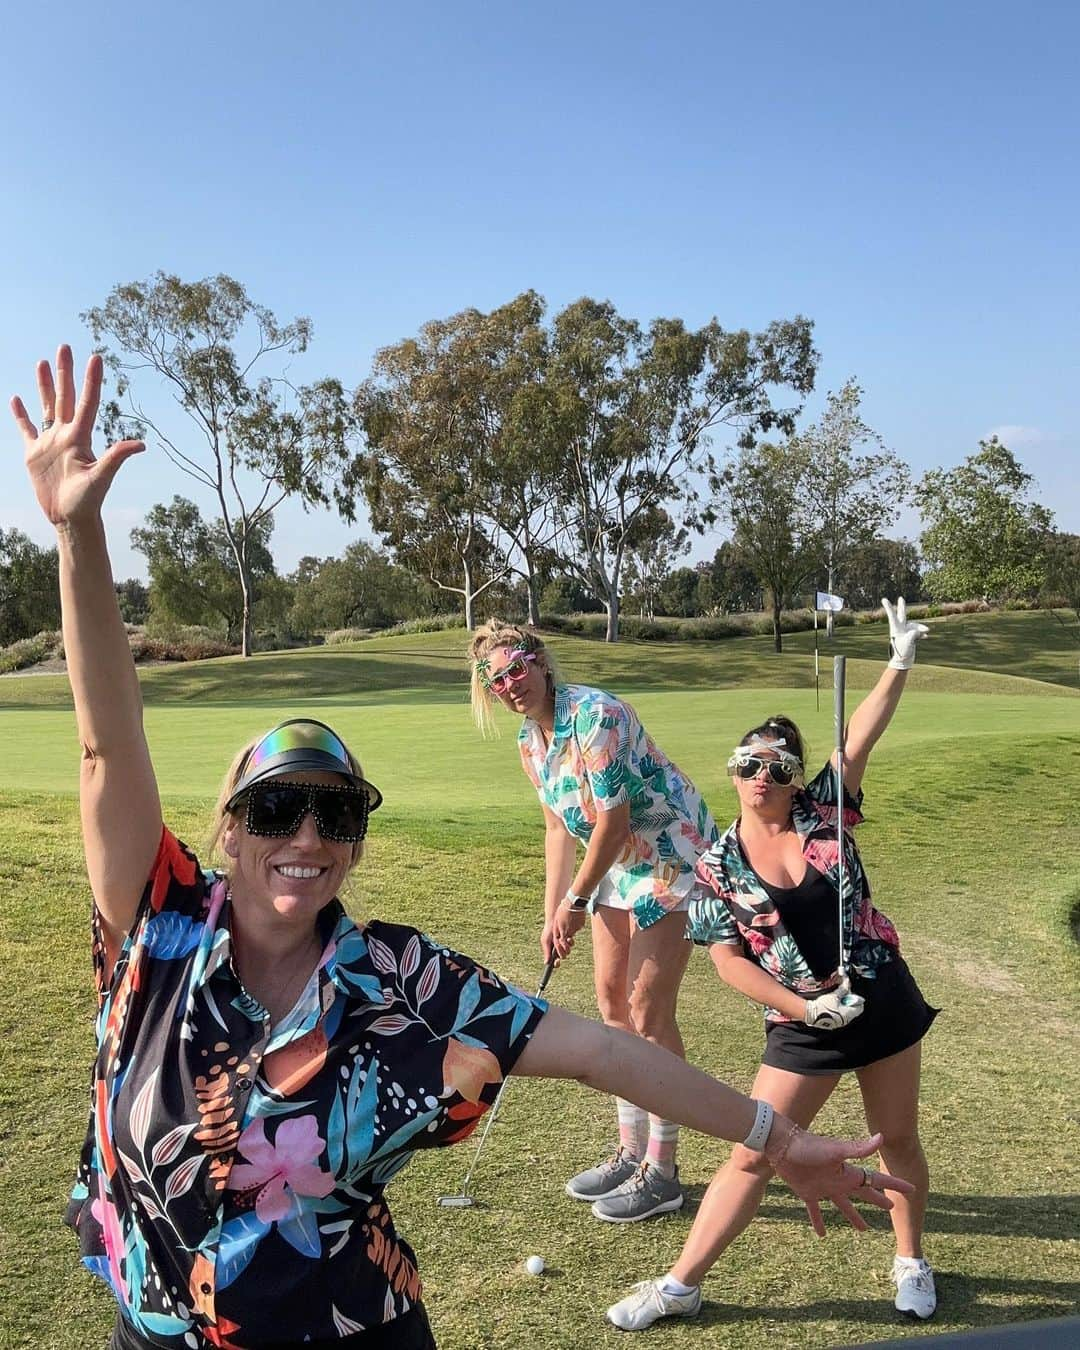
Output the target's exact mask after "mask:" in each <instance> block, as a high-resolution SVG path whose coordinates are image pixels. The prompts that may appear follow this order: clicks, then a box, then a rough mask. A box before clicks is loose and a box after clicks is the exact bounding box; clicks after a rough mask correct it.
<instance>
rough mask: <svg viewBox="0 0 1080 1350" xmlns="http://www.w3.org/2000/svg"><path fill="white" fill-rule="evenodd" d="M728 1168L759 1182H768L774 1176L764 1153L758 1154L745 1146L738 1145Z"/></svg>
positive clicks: (733, 1151)
mask: <svg viewBox="0 0 1080 1350" xmlns="http://www.w3.org/2000/svg"><path fill="white" fill-rule="evenodd" d="M728 1167H729V1168H730V1169H731V1171H732V1172H737V1173H739V1174H740V1175H741V1176H746V1177H753V1178H755V1179H756V1180H758V1181H768V1180H769V1178H770V1177H771V1176H772V1174H773V1170H772V1167H771V1166H770V1165H769V1163H768V1160H767V1159H766V1157H765V1155H764V1153H757V1152H755V1151H754V1150H753V1149H750V1148H747V1147H746V1145H745V1144H736V1145H735V1147H734V1148H733V1149H732V1150H731V1157H730V1158H729V1159H728Z"/></svg>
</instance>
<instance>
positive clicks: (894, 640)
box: [881, 596, 930, 670]
mask: <svg viewBox="0 0 1080 1350" xmlns="http://www.w3.org/2000/svg"><path fill="white" fill-rule="evenodd" d="M881 604H882V607H883V608H884V610H885V613H886V615H887V617H888V620H889V650H890V651H891V652H892V659H891V660H890V662H889V667H890V669H892V670H910V669H911V667H912V666H913V665H914V664H915V645H916V643H917V642H918V641H919V639H920V638H924V637H925V636H926V635H927V633H929V631H930V629H929V628H927V626H926V624H924V623H912V622H910V621H909V620H908V616H907V601H906V600H905V599H904V597H903V596H901V597H900V598H899V600H897V602H896V608H895V609H894V608H893V606H892V605H891V604H890V603H889V601H888V600H882V602H881Z"/></svg>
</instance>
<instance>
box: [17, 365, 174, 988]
mask: <svg viewBox="0 0 1080 1350" xmlns="http://www.w3.org/2000/svg"><path fill="white" fill-rule="evenodd" d="M101 381H102V363H101V357H100V356H92V357H91V358H90V361H89V363H88V364H87V367H86V377H85V380H84V382H83V388H82V394H81V396H80V398H79V399H78V402H77V403H76V398H75V380H74V373H73V363H72V356H71V348H70V347H67V346H63V347H61V348H60V350H59V351H58V353H57V357H56V380H55V383H54V380H53V374H52V370H51V368H50V366H49V363H48V362H47V361H41V362H39V363H38V368H37V382H38V393H39V394H40V396H41V408H42V428H41V430H40V432H39V431H38V430H37V429H36V428H35V426H34V424H33V423H32V422H31V420H30V417H29V414H28V413H27V410H26V406H25V405H24V403H23V401H22V400H21V399H20V398H14V399H12V402H11V408H12V412H13V413H14V415H15V421H16V423H17V424H18V427H19V430H20V431H21V432H22V437H23V442H24V444H25V446H26V468H27V472H28V473H29V475H30V481H31V483H32V485H33V488H34V493H35V495H36V496H37V499H38V503H39V505H40V506H41V509H42V510H43V511H44V513H45V515H46V516H47V517H48V519H49V520H50V521H51V522H52V524H53V525H54V526H55V527H56V541H57V549H58V552H59V556H60V604H61V611H62V614H63V627H64V653H65V656H66V657H67V666H68V678H69V680H70V681H71V691H72V695H73V696H74V700H75V716H76V720H77V722H78V728H79V740H80V742H81V743H82V768H81V773H80V784H79V800H80V806H81V810H82V825H83V842H84V846H85V849H86V866H87V871H88V873H89V876H90V886H91V889H92V891H93V894H94V901H95V903H96V905H97V908H98V911H99V913H100V915H101V918H102V921H103V926H104V930H105V940H106V944H107V947H108V948H109V951H108V955H109V959H110V962H111V961H112V960H113V959H115V957H116V954H117V952H118V951H119V947H120V943H121V942H122V940H123V937H124V934H125V933H127V931H128V929H129V928H130V927H131V924H132V922H133V920H134V918H135V913H136V909H137V907H138V903H139V897H140V895H141V894H142V890H143V887H144V885H145V882H146V878H147V877H148V876H149V874H150V868H151V865H152V864H153V860H154V855H155V853H156V851H157V847H158V842H159V839H160V836H161V804H160V801H159V799H158V791H157V783H156V781H155V779H154V770H153V766H152V765H151V763H150V754H149V751H148V749H147V745H146V738H145V736H144V734H143V725H142V697H141V694H140V692H139V681H138V678H137V676H136V674H135V666H134V663H133V662H132V659H131V650H130V648H129V646H128V641H127V635H126V633H125V631H124V624H123V621H122V619H121V617H120V608H119V605H118V604H117V599H116V591H115V588H114V586H113V578H112V569H111V567H110V564H109V554H108V549H107V546H106V541H105V527H104V525H103V524H102V520H101V507H102V503H103V501H104V499H105V494H106V493H107V492H108V490H109V487H110V485H111V483H112V480H113V478H114V477H115V475H116V472H117V470H118V469H119V468H120V465H121V464H123V462H124V460H126V459H127V458H129V457H130V456H131V455H134V454H137V453H138V452H139V451H140V450H142V449H143V448H144V446H143V443H142V441H119V442H117V443H116V444H115V445H112V446H110V447H109V449H108V450H106V451H105V453H104V454H103V455H102V456H101V458H100V459H95V458H94V455H93V452H92V450H91V448H90V447H91V440H92V436H93V430H94V421H95V419H96V417H97V410H98V404H99V402H100V400H101Z"/></svg>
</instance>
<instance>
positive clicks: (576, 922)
mask: <svg viewBox="0 0 1080 1350" xmlns="http://www.w3.org/2000/svg"><path fill="white" fill-rule="evenodd" d="M584 922H585V910H583V909H570V908H569V906H567V905H560V906H559V908H558V909H557V910H556V911H555V917H554V919H553V920H552V923H551V936H552V940H553V942H554V945H555V955H556V956H557V957H558V958H559V960H560V961H564V960H565V959H566V958H567V957H568V956H569V955H570V952H571V950H572V949H573V946H574V936H575V934H577V933H579V932H580V931H581V925H582V924H583V923H584Z"/></svg>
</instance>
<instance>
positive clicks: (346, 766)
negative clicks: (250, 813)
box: [226, 721, 382, 811]
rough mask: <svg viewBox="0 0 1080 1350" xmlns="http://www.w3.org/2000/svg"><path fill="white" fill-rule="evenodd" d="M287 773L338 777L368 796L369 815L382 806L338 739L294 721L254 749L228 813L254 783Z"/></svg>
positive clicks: (314, 726)
mask: <svg viewBox="0 0 1080 1350" xmlns="http://www.w3.org/2000/svg"><path fill="white" fill-rule="evenodd" d="M287 773H334V774H338V775H339V776H340V777H341V778H344V779H345V781H346V782H347V783H350V784H351V785H352V786H353V787H359V788H363V789H364V790H365V791H366V792H367V794H368V810H369V811H374V810H376V809H377V808H378V807H379V806H380V805H381V804H382V793H381V792H380V791H379V789H378V788H377V787H376V786H375V784H374V783H369V782H368V781H367V779H365V778H361V777H360V775H359V774H357V773H356V772H355V771H354V770H353V767H352V764H351V763H350V761H349V752H348V751H347V750H346V749H345V745H344V743H343V742H342V740H341V738H340V737H339V736H337V735H336V734H335V733H334V732H333V731H331V730H330V728H329V727H328V726H324V725H323V723H321V722H308V721H295V722H286V723H284V724H283V725H282V726H280V727H274V729H273V730H272V731H269V732H267V734H266V735H265V736H264V737H263V738H262V740H261V741H260V742H259V743H258V745H256V746H255V748H254V749H253V750H252V752H251V754H250V755H249V756H248V759H247V763H246V764H245V765H244V772H243V773H242V775H241V777H240V781H239V782H238V783H237V785H236V787H235V788H234V789H233V792H232V795H231V796H230V798H229V800H228V802H227V803H226V809H227V810H230V811H231V810H232V809H233V807H235V805H236V803H237V802H238V801H239V799H240V798H241V797H242V796H243V794H244V793H245V792H246V791H247V790H248V788H250V787H253V786H254V785H255V784H256V783H262V782H265V781H266V779H268V778H276V777H279V776H280V775H282V774H287Z"/></svg>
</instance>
